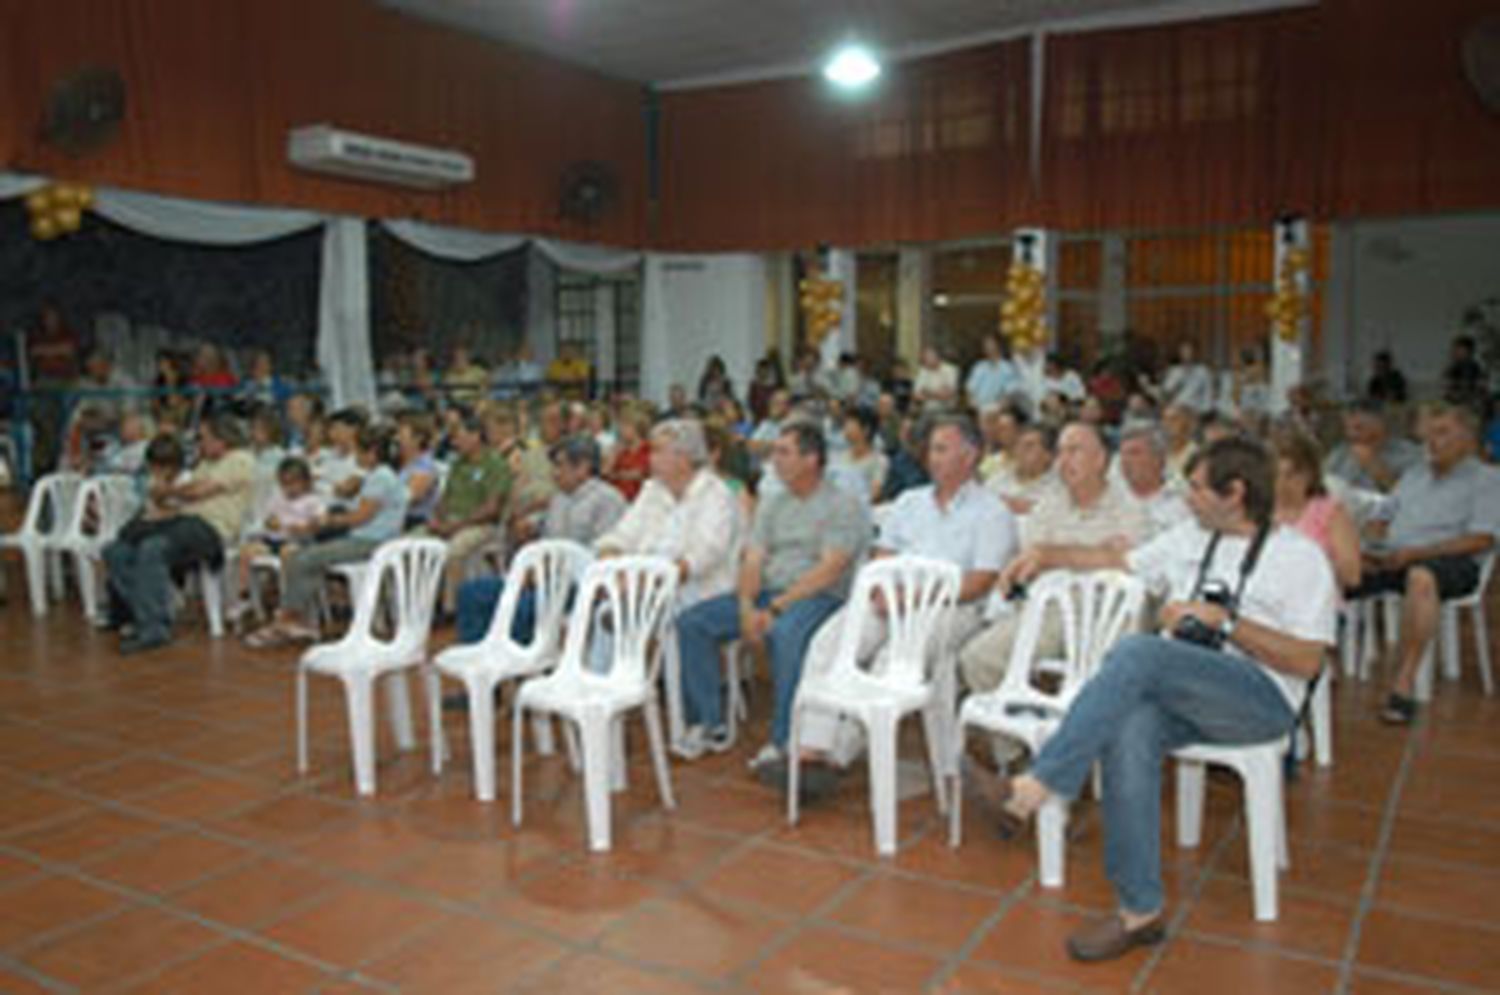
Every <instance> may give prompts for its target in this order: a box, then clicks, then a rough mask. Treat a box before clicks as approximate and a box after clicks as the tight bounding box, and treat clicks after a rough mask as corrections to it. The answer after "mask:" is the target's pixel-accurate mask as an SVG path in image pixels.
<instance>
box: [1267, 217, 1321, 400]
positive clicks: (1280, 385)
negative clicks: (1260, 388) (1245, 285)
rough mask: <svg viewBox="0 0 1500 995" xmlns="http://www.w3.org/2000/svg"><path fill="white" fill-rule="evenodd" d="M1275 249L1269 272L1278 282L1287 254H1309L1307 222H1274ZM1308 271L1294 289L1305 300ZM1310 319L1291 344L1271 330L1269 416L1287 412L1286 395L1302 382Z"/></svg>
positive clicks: (1309, 287)
mask: <svg viewBox="0 0 1500 995" xmlns="http://www.w3.org/2000/svg"><path fill="white" fill-rule="evenodd" d="M1272 242H1273V244H1274V245H1275V268H1274V270H1273V272H1272V277H1273V279H1276V278H1279V276H1280V274H1281V266H1282V260H1283V259H1284V258H1285V257H1286V255H1287V253H1289V252H1291V251H1293V250H1296V249H1301V250H1303V251H1304V252H1307V251H1310V247H1311V238H1310V232H1309V229H1308V224H1307V219H1305V218H1288V219H1285V220H1282V221H1278V222H1276V227H1275V229H1274V236H1273V239H1272ZM1310 271H1311V267H1308V268H1307V269H1304V270H1303V271H1302V272H1301V273H1300V274H1299V275H1298V276H1297V278H1296V279H1297V289H1298V290H1299V292H1300V293H1302V294H1303V295H1304V296H1308V295H1310V293H1311V290H1312V277H1311V272H1310ZM1311 321H1312V319H1311V317H1310V316H1307V315H1304V316H1303V318H1302V320H1301V321H1300V322H1298V327H1297V337H1296V339H1295V340H1294V341H1291V342H1286V341H1283V340H1282V338H1281V336H1280V335H1278V334H1276V329H1275V325H1274V323H1272V327H1271V350H1270V352H1271V413H1272V414H1281V413H1282V412H1284V411H1286V409H1287V400H1286V392H1287V391H1288V390H1289V389H1290V388H1292V387H1295V386H1296V385H1297V384H1299V383H1301V382H1302V369H1303V354H1304V353H1305V351H1306V349H1307V332H1308V327H1309V325H1310V323H1311Z"/></svg>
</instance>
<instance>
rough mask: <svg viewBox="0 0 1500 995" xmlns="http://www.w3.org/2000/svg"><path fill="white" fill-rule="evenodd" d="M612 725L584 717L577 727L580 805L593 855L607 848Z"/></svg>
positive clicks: (598, 717)
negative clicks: (580, 747) (580, 758)
mask: <svg viewBox="0 0 1500 995" xmlns="http://www.w3.org/2000/svg"><path fill="white" fill-rule="evenodd" d="M612 724H613V722H612V721H611V720H610V719H607V718H605V717H603V716H587V717H584V718H583V720H582V721H581V722H580V723H579V725H580V726H581V727H582V728H580V730H579V733H580V735H581V738H582V739H583V801H584V810H585V813H586V814H587V816H588V819H587V821H588V834H589V849H590V850H593V851H594V852H596V853H598V852H602V851H605V850H608V849H609V847H610V823H609V817H610V790H609V787H610V767H611V757H610V754H611V753H613V752H614V751H613V750H611V749H610V745H611V740H612V739H613V738H614V734H613V732H612V731H611V729H610V726H611V725H612Z"/></svg>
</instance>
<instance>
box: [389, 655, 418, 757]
mask: <svg viewBox="0 0 1500 995" xmlns="http://www.w3.org/2000/svg"><path fill="white" fill-rule="evenodd" d="M385 680H386V690H387V691H388V692H389V696H388V697H387V699H386V708H387V710H388V711H389V713H390V721H391V732H392V733H393V734H394V735H395V737H396V748H397V749H399V750H400V751H401V752H402V753H409V752H411V751H412V750H414V749H416V748H417V732H416V729H415V727H414V726H413V725H412V721H411V688H410V687H409V686H408V685H407V683H406V671H404V670H397V671H394V672H392V673H390V674H387V675H386V679H385Z"/></svg>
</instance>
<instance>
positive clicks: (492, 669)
mask: <svg viewBox="0 0 1500 995" xmlns="http://www.w3.org/2000/svg"><path fill="white" fill-rule="evenodd" d="M593 558H594V557H593V554H592V553H591V552H589V550H588V549H587V548H585V547H583V546H580V545H579V544H578V543H576V542H569V541H567V540H565V539H542V540H538V541H536V542H532V543H528V544H527V545H526V546H523V547H522V548H521V550H520V552H518V553H517V554H516V557H515V560H514V562H512V563H511V567H510V571H509V573H508V574H507V575H506V578H505V588H504V590H503V591H502V592H501V594H500V604H499V606H498V607H497V608H496V610H495V614H494V615H493V616H492V617H491V619H490V627H489V629H488V631H486V632H485V634H484V638H483V639H481V640H480V641H479V642H477V643H471V644H468V645H459V646H450V647H448V648H447V649H445V650H443V651H442V652H441V653H439V654H438V655H437V657H436V658H435V659H434V660H433V661H432V666H431V667H428V668H427V671H426V677H427V701H428V706H429V708H430V710H431V715H430V719H431V721H430V723H429V728H430V730H431V735H432V772H433V773H434V774H437V773H441V772H442V769H443V759H444V754H445V748H444V746H445V744H444V741H443V717H442V688H441V681H442V678H443V676H444V675H446V676H448V677H452V678H454V679H455V680H459V681H462V682H463V685H464V688H465V690H466V691H467V692H468V696H469V740H470V747H471V750H472V752H473V754H474V796H475V797H476V798H478V799H479V800H480V801H482V802H491V801H494V800H495V687H496V686H497V685H498V684H499V683H500V682H501V681H507V680H511V679H514V678H520V677H533V676H535V675H537V674H540V673H543V672H545V671H547V670H549V669H551V668H552V667H553V666H555V665H556V663H557V657H558V653H559V649H560V645H561V642H562V631H563V621H564V619H565V618H566V613H567V604H568V594H569V592H570V591H572V589H573V587H574V586H575V585H576V584H577V583H578V580H579V578H580V577H582V576H583V572H584V570H586V569H587V568H588V565H589V564H590V563H591V562H592V561H593ZM527 589H530V590H531V591H532V592H533V594H534V597H535V604H536V627H535V629H534V630H533V631H532V636H531V641H530V642H528V643H524V644H522V643H517V642H516V641H515V640H514V639H512V638H511V626H512V624H513V623H514V622H515V617H516V608H517V606H518V605H519V604H520V602H521V595H522V592H523V591H525V590H527ZM539 721H540V722H541V725H540V727H539V729H538V730H537V731H538V733H539V735H538V750H539V751H540V752H542V753H548V752H551V743H550V732H551V726H550V724H547V723H546V720H545V719H541V720H539ZM542 728H545V729H546V730H547V734H540V729H542ZM544 741H545V743H546V745H545V746H543V742H544Z"/></svg>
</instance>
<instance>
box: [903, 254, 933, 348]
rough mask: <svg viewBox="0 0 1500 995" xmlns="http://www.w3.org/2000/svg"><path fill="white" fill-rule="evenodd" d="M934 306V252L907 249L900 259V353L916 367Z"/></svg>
mask: <svg viewBox="0 0 1500 995" xmlns="http://www.w3.org/2000/svg"><path fill="white" fill-rule="evenodd" d="M931 307H932V254H931V252H930V251H929V250H928V249H920V248H910V249H908V248H903V249H902V250H901V252H900V255H899V257H898V258H897V262H896V355H898V356H900V357H901V358H902V359H904V360H906V361H907V362H908V363H910V364H912V367H913V369H915V367H916V363H917V358H918V354H919V353H920V352H921V351H922V339H923V336H924V334H925V333H926V331H927V325H928V320H927V319H928V316H929V314H930V309H931Z"/></svg>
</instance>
